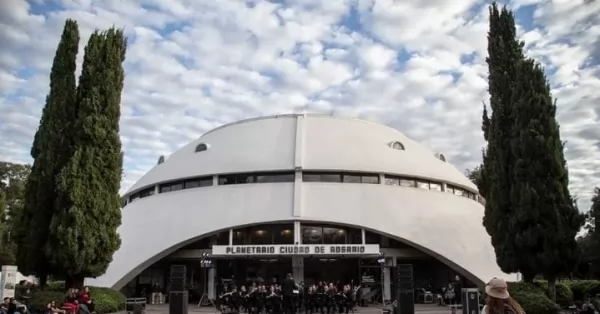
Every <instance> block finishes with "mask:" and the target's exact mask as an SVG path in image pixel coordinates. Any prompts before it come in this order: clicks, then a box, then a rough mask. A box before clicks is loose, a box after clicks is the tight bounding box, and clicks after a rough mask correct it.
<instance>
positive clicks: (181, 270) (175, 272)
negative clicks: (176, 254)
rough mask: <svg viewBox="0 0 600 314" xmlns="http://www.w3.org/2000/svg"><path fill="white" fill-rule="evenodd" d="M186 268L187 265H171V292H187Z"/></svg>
mask: <svg viewBox="0 0 600 314" xmlns="http://www.w3.org/2000/svg"><path fill="white" fill-rule="evenodd" d="M185 278H186V268H185V265H171V275H170V277H169V280H170V282H169V283H170V286H171V289H170V290H171V291H176V292H180V291H186V289H185Z"/></svg>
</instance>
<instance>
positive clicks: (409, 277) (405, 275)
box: [396, 264, 414, 292]
mask: <svg viewBox="0 0 600 314" xmlns="http://www.w3.org/2000/svg"><path fill="white" fill-rule="evenodd" d="M396 282H397V284H398V290H400V291H401V292H402V291H406V290H411V291H412V290H414V278H413V265H412V264H400V265H398V266H397V273H396Z"/></svg>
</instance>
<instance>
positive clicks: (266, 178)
mask: <svg viewBox="0 0 600 314" xmlns="http://www.w3.org/2000/svg"><path fill="white" fill-rule="evenodd" d="M295 178H296V176H295V173H294V172H277V173H236V174H227V175H220V176H218V181H217V182H218V185H234V184H249V183H284V182H294V180H295ZM384 180H385V181H384V183H385V184H386V185H398V186H402V187H412V188H420V189H425V190H433V191H439V192H441V191H446V192H448V193H452V194H455V195H458V196H463V197H467V198H470V199H473V200H480V197H478V195H477V194H475V193H473V192H470V191H467V190H465V189H462V188H459V187H456V186H453V185H450V184H447V185H446V188H445V190H444V189H443V187H442V184H441V183H440V182H434V181H428V180H422V179H414V178H406V177H400V176H392V175H385V176H384ZM302 181H303V182H329V183H363V184H380V183H381V182H380V176H379V175H378V174H373V173H339V172H303V173H302ZM212 185H213V177H212V176H205V177H198V178H190V179H185V180H179V181H173V182H168V183H163V184H160V185H159V186H158V192H159V193H167V192H173V191H179V190H183V189H193V188H199V187H206V186H212ZM154 193H155V188H154V187H148V188H145V189H143V190H140V191H138V192H136V193H134V194H132V195H131V197H130V198H129V202H133V201H135V200H137V199H140V198H144V197H148V196H151V195H154ZM126 200H127V199H126V198H124V201H123V204H122V206H123V207H124V206H125V205H127V202H126Z"/></svg>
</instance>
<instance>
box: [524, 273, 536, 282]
mask: <svg viewBox="0 0 600 314" xmlns="http://www.w3.org/2000/svg"><path fill="white" fill-rule="evenodd" d="M522 275H523V281H524V282H526V283H533V279H535V274H522Z"/></svg>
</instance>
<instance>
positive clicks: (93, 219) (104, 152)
mask: <svg viewBox="0 0 600 314" xmlns="http://www.w3.org/2000/svg"><path fill="white" fill-rule="evenodd" d="M126 47H127V41H126V39H125V37H124V35H123V31H122V30H117V29H114V28H112V29H109V30H108V31H105V32H98V31H96V32H94V33H93V34H92V35H91V37H90V39H89V41H88V44H87V46H86V48H85V57H84V61H83V68H82V73H81V77H80V80H79V85H78V87H77V103H78V110H79V114H78V118H77V120H76V122H75V132H74V133H72V134H73V136H74V139H75V150H74V154H73V156H72V158H71V159H70V160H69V162H68V164H67V165H66V166H65V167H64V169H63V171H62V172H61V173H60V175H59V185H58V190H59V200H60V202H61V204H60V205H61V206H60V208H59V211H57V212H55V214H54V216H53V217H52V223H51V225H50V241H51V243H52V245H51V250H48V251H47V254H48V255H49V256H50V257H51V260H52V261H53V263H55V264H56V265H59V266H60V267H61V270H62V271H63V273H64V274H65V277H66V283H65V284H66V286H67V287H70V286H81V285H82V284H83V279H84V278H85V277H96V276H99V275H101V274H103V273H104V272H105V271H106V269H107V268H108V265H109V263H110V262H111V261H112V255H113V253H114V252H115V251H116V250H117V249H118V248H119V246H120V244H121V241H120V238H119V235H118V234H117V230H116V229H117V227H118V226H119V225H120V224H121V206H120V199H119V187H120V182H121V173H122V163H123V159H122V154H121V140H120V137H119V118H120V115H121V113H120V105H121V92H122V89H123V82H124V71H123V66H122V64H123V62H124V60H125V52H126Z"/></svg>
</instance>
